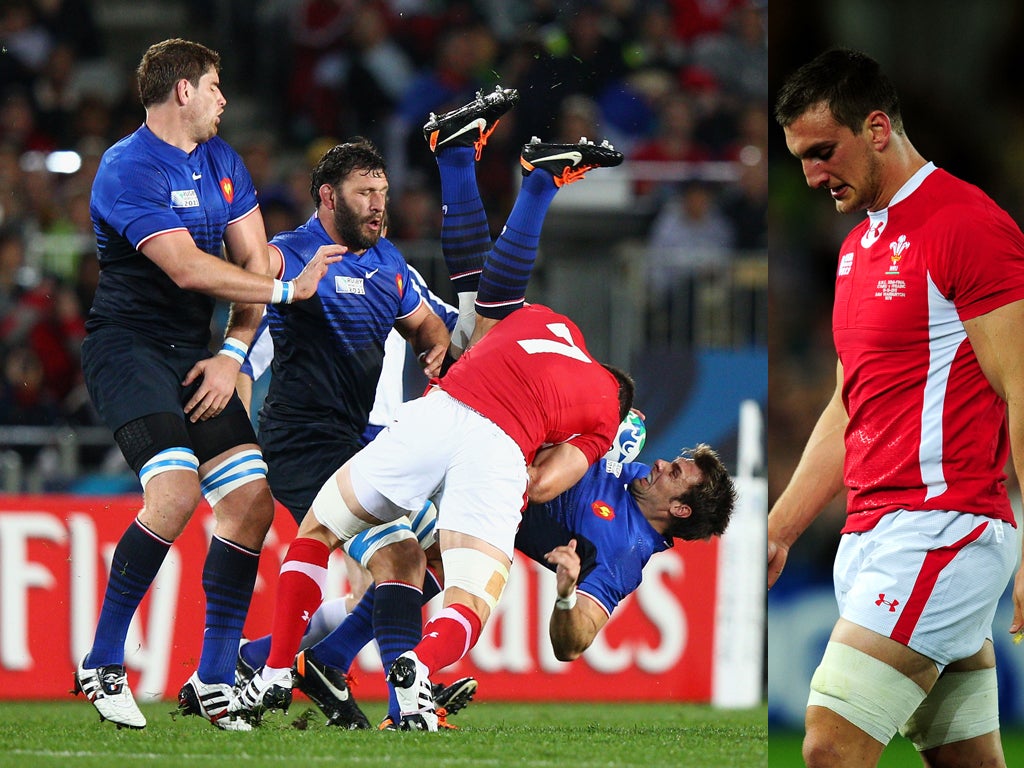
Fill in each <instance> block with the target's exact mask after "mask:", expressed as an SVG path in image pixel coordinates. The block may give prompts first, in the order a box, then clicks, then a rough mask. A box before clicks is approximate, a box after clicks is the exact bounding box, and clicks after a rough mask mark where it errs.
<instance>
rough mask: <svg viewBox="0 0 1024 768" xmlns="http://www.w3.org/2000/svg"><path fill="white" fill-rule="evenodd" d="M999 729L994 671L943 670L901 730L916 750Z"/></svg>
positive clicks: (921, 750) (997, 696)
mask: <svg viewBox="0 0 1024 768" xmlns="http://www.w3.org/2000/svg"><path fill="white" fill-rule="evenodd" d="M998 728H999V695H998V691H997V686H996V671H995V669H994V668H990V669H975V670H971V671H969V672H944V673H943V674H942V675H940V676H939V679H938V680H936V681H935V685H934V686H932V689H931V691H929V692H928V695H927V696H926V697H925V699H924V701H923V702H921V705H920V706H919V707H918V708H917V711H916V712H914V714H913V715H911V716H910V719H909V720H907V722H906V724H905V725H904V726H903V727H902V728H900V733H902V734H903V735H904V736H906V737H907V738H908V739H910V741H912V742H913V743H914V746H915V747H917V750H918V751H919V752H923V751H924V750H926V749H931V748H932V747H940V746H942V745H943V744H952V743H953V742H954V741H963V740H964V739H973V738H974V737H976V736H982V735H984V734H986V733H991V732H992V731H994V730H996V729H998Z"/></svg>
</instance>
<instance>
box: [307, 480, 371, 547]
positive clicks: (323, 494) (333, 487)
mask: <svg viewBox="0 0 1024 768" xmlns="http://www.w3.org/2000/svg"><path fill="white" fill-rule="evenodd" d="M309 511H310V512H312V513H313V515H314V516H315V517H316V519H317V520H318V521H319V522H320V524H321V525H322V526H324V528H326V529H327V530H329V531H330V532H331V533H333V534H334V535H335V536H337V537H338V538H339V539H341V542H342V544H344V543H345V542H346V541H348V540H349V539H351V538H352V537H353V536H355V535H357V534H359V533H362V532H363V531H365V530H366V529H367V528H372V527H373V525H374V523H368V522H366V521H365V520H363V519H361V518H358V517H356V516H355V515H354V514H353V513H352V510H351V509H349V508H348V504H346V503H345V500H344V499H343V498H342V497H341V489H340V488H339V487H338V478H337V472H336V473H334V474H333V475H331V476H330V477H328V478H327V482H325V483H324V484H323V487H321V488H320V492H319V493H318V494H317V495H316V498H315V499H313V506H311V507H310V508H309ZM377 525H379V523H377Z"/></svg>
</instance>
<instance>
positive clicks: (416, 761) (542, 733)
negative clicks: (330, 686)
mask: <svg viewBox="0 0 1024 768" xmlns="http://www.w3.org/2000/svg"><path fill="white" fill-rule="evenodd" d="M142 709H143V712H144V713H145V715H146V718H147V719H148V720H149V726H148V727H147V728H146V729H145V730H144V731H128V730H121V731H119V730H117V729H115V728H113V727H111V725H110V724H109V723H100V722H99V718H98V715H96V713H95V711H94V710H93V709H92V707H91V706H90V705H89V704H87V703H85V702H84V701H77V702H30V703H0V766H4V767H6V766H24V767H25V768H49V767H50V766H53V767H56V766H69V765H73V766H95V767H96V768H112V766H118V767H121V768H127V766H132V768H134V767H135V766H142V768H159V767H162V766H168V767H170V766H175V767H176V768H178V767H180V766H183V765H205V766H216V768H257V767H258V766H275V767H278V768H279V767H280V766H290V765H300V764H301V765H303V766H311V767H312V768H315V767H316V766H328V765H351V766H379V765H387V764H390V765H395V766H403V765H429V766H431V768H435V767H437V766H442V767H443V766H495V768H504V766H510V765H516V766H523V767H524V768H530V767H531V766H543V767H545V768H547V767H550V768H562V767H563V766H566V765H570V766H571V765H586V766H623V767H624V768H625V767H627V766H629V767H635V768H655V767H656V766H672V767H673V768H732V767H733V766H736V767H737V768H739V767H740V766H742V768H756V767H757V766H767V765H768V762H767V760H768V743H767V739H768V728H767V710H766V708H765V707H760V708H757V709H752V710H741V711H723V710H715V709H712V708H711V707H706V706H696V705H686V704H671V705H666V704H600V705H594V704H499V703H494V702H487V701H483V702H474V703H473V704H472V705H471V706H470V707H469V708H467V709H466V710H464V711H463V712H460V713H459V714H458V716H456V717H453V718H452V722H453V723H454V724H456V725H458V726H460V728H459V730H457V731H448V732H443V733H437V734H427V733H386V732H378V731H355V732H353V731H341V730H338V729H336V728H330V729H329V728H327V727H326V726H325V725H324V724H323V723H324V720H323V718H322V717H321V716H320V715H319V712H318V711H317V710H315V709H312V710H311V709H309V708H308V702H304V701H296V702H295V703H294V704H293V705H292V708H291V710H289V712H288V714H287V715H282V714H281V713H274V714H273V715H272V716H271V717H270V718H269V719H268V720H267V721H266V722H265V724H264V726H263V727H261V728H259V729H258V730H257V731H255V732H253V733H227V732H223V731H218V730H216V729H215V728H213V727H212V726H210V725H209V724H208V723H205V722H203V721H201V720H198V719H196V718H193V717H176V716H173V715H172V714H171V713H172V711H173V709H174V706H173V704H172V703H170V702H167V703H160V704H147V705H144V706H143V707H142ZM364 709H365V710H366V714H367V716H368V717H369V718H370V719H371V721H373V722H376V720H379V719H380V718H381V717H383V714H384V713H383V704H381V703H374V702H371V703H370V704H368V705H367V706H366V707H365V708H364ZM307 714H308V725H307V726H306V728H305V729H304V730H303V729H300V728H299V727H296V722H298V723H299V724H301V721H302V720H303V718H304V715H307Z"/></svg>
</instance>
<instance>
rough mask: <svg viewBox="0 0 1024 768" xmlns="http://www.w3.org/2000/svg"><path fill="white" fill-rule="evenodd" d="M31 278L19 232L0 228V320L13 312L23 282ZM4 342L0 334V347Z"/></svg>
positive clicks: (14, 229) (5, 340) (10, 228)
mask: <svg viewBox="0 0 1024 768" xmlns="http://www.w3.org/2000/svg"><path fill="white" fill-rule="evenodd" d="M31 279H32V278H31V275H30V274H29V270H28V268H27V266H26V264H25V242H24V240H23V238H22V236H21V233H20V232H19V231H18V230H17V229H16V228H15V227H11V226H7V227H4V228H3V229H0V322H4V319H5V318H7V317H9V316H12V315H13V314H14V310H15V308H16V306H17V304H18V299H19V298H20V297H21V294H22V293H23V292H24V290H25V284H26V282H27V281H29V280H31ZM6 343H8V342H7V339H6V337H4V336H0V347H2V346H3V345H4V344H6Z"/></svg>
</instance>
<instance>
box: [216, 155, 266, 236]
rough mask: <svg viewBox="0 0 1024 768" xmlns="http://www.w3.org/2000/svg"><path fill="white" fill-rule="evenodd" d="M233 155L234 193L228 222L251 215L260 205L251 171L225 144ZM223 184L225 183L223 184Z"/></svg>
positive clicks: (232, 177)
mask: <svg viewBox="0 0 1024 768" xmlns="http://www.w3.org/2000/svg"><path fill="white" fill-rule="evenodd" d="M224 145H225V146H226V147H227V148H228V151H229V152H230V153H231V155H232V160H233V164H232V170H231V182H230V183H231V184H232V186H233V193H232V196H231V202H230V204H229V208H228V211H229V213H228V221H229V222H231V221H236V220H237V219H240V218H242V217H243V216H245V215H246V214H247V213H249V212H250V211H251V210H252V209H253V208H255V207H256V206H257V205H258V204H259V203H258V201H257V199H256V187H255V185H254V184H253V183H252V176H251V175H250V174H249V169H248V168H246V167H245V163H244V162H243V161H242V158H241V156H240V155H239V154H238V153H237V152H236V151H235V150H234V149H232V148H231V147H230V146H228V145H227V142H225V144H224ZM221 183H222V184H223V182H221Z"/></svg>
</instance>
